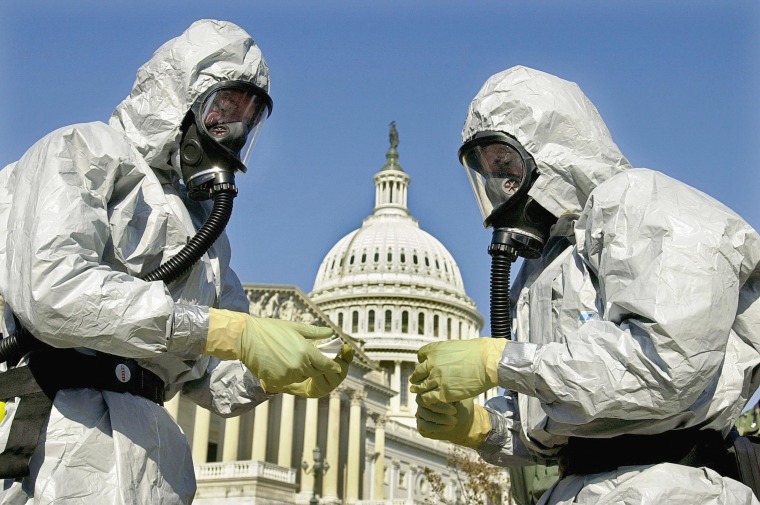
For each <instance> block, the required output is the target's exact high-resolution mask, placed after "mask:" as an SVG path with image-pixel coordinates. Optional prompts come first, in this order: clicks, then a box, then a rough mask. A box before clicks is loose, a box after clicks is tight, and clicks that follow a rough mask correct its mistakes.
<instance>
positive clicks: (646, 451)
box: [559, 428, 760, 498]
mask: <svg viewBox="0 0 760 505" xmlns="http://www.w3.org/2000/svg"><path fill="white" fill-rule="evenodd" d="M658 463H675V464H678V465H685V466H691V467H707V468H710V469H712V470H715V471H716V472H718V473H719V474H720V475H722V476H724V477H730V478H732V479H734V480H738V481H739V482H742V483H744V484H746V485H747V486H748V487H749V488H751V489H752V491H753V492H754V494H755V496H756V497H758V498H760V438H755V437H743V436H740V435H739V433H738V432H737V431H736V430H733V431H731V433H730V434H729V436H728V438H726V439H724V438H723V436H722V435H721V434H720V433H719V432H717V431H715V430H700V429H699V428H686V429H683V430H673V431H668V432H665V433H660V434H657V435H620V436H617V437H612V438H579V437H571V438H570V439H568V443H567V446H565V447H564V448H563V450H562V453H561V456H560V465H559V470H560V475H561V476H563V477H564V476H566V475H573V474H577V475H587V474H595V473H602V472H608V471H613V470H616V469H617V468H620V467H624V466H638V465H654V464H658Z"/></svg>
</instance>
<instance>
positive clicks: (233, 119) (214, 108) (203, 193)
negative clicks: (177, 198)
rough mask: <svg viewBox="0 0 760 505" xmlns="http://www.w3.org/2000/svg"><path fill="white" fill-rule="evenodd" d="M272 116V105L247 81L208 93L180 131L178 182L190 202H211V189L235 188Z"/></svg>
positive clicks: (228, 83)
mask: <svg viewBox="0 0 760 505" xmlns="http://www.w3.org/2000/svg"><path fill="white" fill-rule="evenodd" d="M271 112H272V99H271V98H270V97H269V94H268V93H267V92H266V91H265V90H264V89H262V88H260V87H258V86H256V85H254V84H252V83H250V82H247V81H223V82H219V83H217V84H214V85H213V86H211V87H210V88H209V89H207V90H206V91H205V92H204V93H203V94H202V95H201V96H200V97H198V99H197V100H196V101H195V103H194V104H193V106H192V107H191V108H190V111H189V112H188V114H187V116H186V118H185V122H184V123H183V125H182V130H183V135H182V140H181V142H180V164H181V169H182V179H183V180H184V181H185V186H187V188H188V191H189V193H190V198H192V199H194V200H205V199H209V198H212V197H213V193H214V191H215V190H214V188H215V187H221V186H220V185H225V184H227V185H229V184H232V185H233V186H234V182H233V181H234V174H235V172H246V171H247V164H248V160H249V157H250V155H251V151H252V150H253V146H254V144H255V142H256V138H257V137H258V135H259V132H260V131H261V127H262V126H263V124H264V121H265V120H266V119H267V117H269V114H270V113H271Z"/></svg>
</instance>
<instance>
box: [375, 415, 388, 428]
mask: <svg viewBox="0 0 760 505" xmlns="http://www.w3.org/2000/svg"><path fill="white" fill-rule="evenodd" d="M373 419H374V421H375V429H385V423H386V422H388V417H387V416H385V415H383V414H375V416H374V418H373Z"/></svg>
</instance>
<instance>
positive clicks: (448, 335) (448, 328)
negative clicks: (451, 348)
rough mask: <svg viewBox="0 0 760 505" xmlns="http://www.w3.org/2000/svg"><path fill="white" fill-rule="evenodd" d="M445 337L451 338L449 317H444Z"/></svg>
mask: <svg viewBox="0 0 760 505" xmlns="http://www.w3.org/2000/svg"><path fill="white" fill-rule="evenodd" d="M446 338H447V339H449V340H451V318H450V317H449V318H447V319H446Z"/></svg>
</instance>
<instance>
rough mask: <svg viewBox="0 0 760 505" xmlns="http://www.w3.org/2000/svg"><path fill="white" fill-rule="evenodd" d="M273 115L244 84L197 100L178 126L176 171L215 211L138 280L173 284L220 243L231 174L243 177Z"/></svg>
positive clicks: (265, 97) (263, 96) (267, 102)
mask: <svg viewBox="0 0 760 505" xmlns="http://www.w3.org/2000/svg"><path fill="white" fill-rule="evenodd" d="M271 112H272V99H271V98H270V97H269V94H268V93H267V92H266V91H265V90H263V89H262V88H260V87H258V86H255V85H254V84H252V83H250V82H247V81H223V82H220V83H217V84H215V85H213V86H211V87H210V88H209V89H208V90H206V91H205V92H204V93H203V94H202V95H201V96H200V97H198V100H196V101H195V103H194V104H193V106H192V107H191V108H190V111H188V113H187V116H185V120H184V121H183V123H182V139H181V141H180V149H179V158H180V168H181V169H182V179H183V180H184V182H185V186H186V187H187V191H188V194H189V196H190V198H192V199H193V200H208V199H212V200H213V201H214V206H213V208H212V209H211V212H210V213H209V215H208V217H207V218H206V222H205V223H203V226H201V228H200V229H199V230H198V232H197V233H196V234H195V235H194V236H193V237H192V238H191V239H190V241H189V242H188V243H187V245H186V246H185V247H183V248H182V250H180V251H179V252H178V253H177V254H176V255H175V256H174V257H172V258H171V259H170V260H169V261H167V262H166V263H164V264H162V265H161V266H159V267H158V268H156V269H154V270H152V271H150V272H148V273H147V274H145V275H144V276H142V277H141V278H142V279H144V280H147V281H157V280H161V281H163V282H165V283H166V284H169V283H171V282H174V281H175V280H176V279H177V278H179V277H180V276H181V275H182V274H184V273H185V272H187V271H188V270H189V269H190V268H191V267H192V266H193V264H194V263H195V262H196V261H198V260H199V259H200V258H201V256H203V255H204V254H205V253H206V251H208V250H209V249H210V248H211V246H212V245H213V244H214V242H215V241H216V239H217V238H219V236H220V235H221V234H222V232H223V231H224V228H225V227H226V226H227V223H228V222H229V220H230V217H231V216H232V201H233V199H234V198H235V196H236V195H237V187H236V186H235V172H237V171H240V172H245V171H246V163H247V162H248V157H249V156H250V153H251V149H252V148H253V144H254V143H255V141H256V137H257V136H258V134H259V131H260V130H261V126H262V125H263V124H264V120H266V118H267V117H269V114H270V113H271ZM241 153H243V154H242V156H241Z"/></svg>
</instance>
